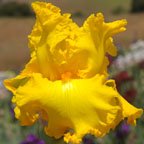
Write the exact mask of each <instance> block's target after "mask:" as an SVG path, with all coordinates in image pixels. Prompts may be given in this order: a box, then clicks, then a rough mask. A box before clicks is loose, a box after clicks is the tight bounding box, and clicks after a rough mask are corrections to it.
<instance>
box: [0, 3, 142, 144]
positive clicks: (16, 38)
mask: <svg viewBox="0 0 144 144" xmlns="http://www.w3.org/2000/svg"><path fill="white" fill-rule="evenodd" d="M33 1H34V0H0V144H46V143H49V144H52V143H56V142H55V141H54V140H53V139H51V138H47V137H46V136H45V134H44V133H43V132H42V126H41V124H39V123H41V122H38V124H37V125H35V126H33V127H31V128H27V127H20V126H19V124H18V122H17V120H16V119H15V118H14V113H13V105H12V104H11V93H9V92H8V91H6V90H5V88H4V86H3V80H4V79H5V78H10V77H14V76H15V75H16V74H17V73H19V72H20V70H21V69H23V67H24V65H25V64H26V63H27V62H28V60H29V58H30V52H29V48H28V39H27V36H28V34H30V33H31V30H32V27H33V25H34V22H35V16H34V13H33V11H32V9H31V6H30V5H31V2H33ZM41 1H42V0H41ZM45 1H47V2H52V3H53V4H55V5H56V6H58V7H60V8H61V10H62V13H65V12H68V13H71V14H72V18H73V20H74V21H75V22H76V23H77V24H78V25H80V26H81V25H82V24H83V22H84V20H85V19H86V18H87V17H88V16H89V15H90V14H91V13H97V12H102V13H103V14H104V16H105V21H107V22H110V21H113V20H118V19H123V18H125V19H127V21H128V25H127V30H126V31H125V32H123V33H120V34H118V35H117V36H115V37H114V42H115V44H116V45H117V47H118V56H117V57H116V58H112V57H110V56H109V59H110V65H109V71H110V77H111V78H113V79H115V80H116V83H117V89H118V90H119V92H120V93H121V95H123V97H124V98H125V99H126V100H127V101H128V102H130V103H132V104H133V105H135V106H137V107H141V108H143V107H144V98H143V96H144V87H143V84H144V0H45ZM143 139H144V119H143V117H142V118H141V119H140V120H138V125H137V126H136V127H132V126H128V125H127V124H126V122H125V121H123V122H122V123H120V125H119V126H118V127H117V128H116V129H115V130H114V131H112V132H110V134H108V135H107V136H105V137H104V138H102V139H95V138H93V137H92V136H90V135H87V136H85V138H84V139H83V143H84V144H144V142H143ZM57 143H59V144H60V143H63V141H62V140H58V141H57Z"/></svg>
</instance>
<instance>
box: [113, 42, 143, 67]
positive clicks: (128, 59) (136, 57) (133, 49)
mask: <svg viewBox="0 0 144 144" xmlns="http://www.w3.org/2000/svg"><path fill="white" fill-rule="evenodd" d="M143 60H144V41H143V40H138V41H137V42H135V43H133V44H131V45H130V51H129V53H127V54H125V55H124V56H121V55H120V56H118V57H117V59H116V60H115V61H114V63H113V64H114V67H116V68H117V69H118V70H124V69H125V68H127V67H130V66H133V65H135V64H138V63H140V62H141V61H143Z"/></svg>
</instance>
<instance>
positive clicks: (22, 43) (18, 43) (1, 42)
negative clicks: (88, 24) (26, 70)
mask: <svg viewBox="0 0 144 144" xmlns="http://www.w3.org/2000/svg"><path fill="white" fill-rule="evenodd" d="M106 15H107V14H106ZM86 17H87V16H84V17H82V18H79V17H77V18H74V21H76V22H77V23H78V24H79V25H81V24H82V23H83V21H84V19H85V18H86ZM122 18H125V19H127V21H128V25H127V30H126V31H125V32H123V33H121V34H118V35H117V36H115V38H114V39H115V43H117V44H121V45H122V46H123V47H126V48H127V47H128V45H129V44H130V43H131V42H132V41H133V40H135V39H144V13H139V14H128V13H127V14H121V15H109V14H108V15H107V16H106V21H112V20H117V19H122ZM34 21H35V20H34V18H0V70H20V69H22V68H23V66H24V65H25V63H27V62H28V60H29V57H30V56H29V48H28V39H27V36H28V34H30V32H31V30H32V26H33V24H34Z"/></svg>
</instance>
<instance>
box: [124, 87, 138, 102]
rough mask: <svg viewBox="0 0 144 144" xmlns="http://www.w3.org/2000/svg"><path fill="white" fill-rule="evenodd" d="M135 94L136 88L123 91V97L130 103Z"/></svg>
mask: <svg viewBox="0 0 144 144" xmlns="http://www.w3.org/2000/svg"><path fill="white" fill-rule="evenodd" d="M136 95H137V91H136V89H134V88H131V89H129V90H127V91H126V92H125V95H124V98H125V99H126V100H127V101H128V102H130V103H132V102H133V101H134V99H135V97H136Z"/></svg>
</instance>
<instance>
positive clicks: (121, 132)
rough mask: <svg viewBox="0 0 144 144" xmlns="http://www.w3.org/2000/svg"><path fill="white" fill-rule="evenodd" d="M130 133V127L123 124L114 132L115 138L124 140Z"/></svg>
mask: <svg viewBox="0 0 144 144" xmlns="http://www.w3.org/2000/svg"><path fill="white" fill-rule="evenodd" d="M129 132H130V126H129V125H128V124H126V123H125V122H124V123H122V124H121V125H120V127H119V128H118V130H117V131H116V136H117V137H118V138H120V139H123V138H126V137H127V136H128V134H129Z"/></svg>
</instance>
